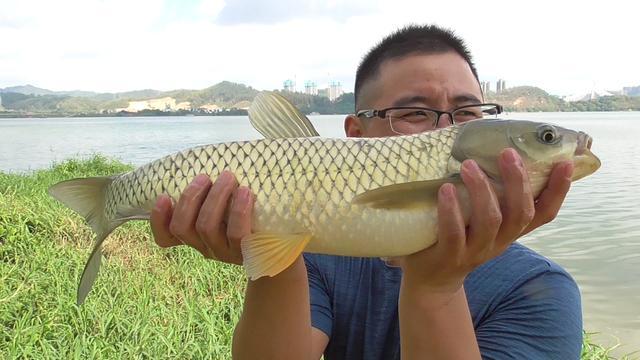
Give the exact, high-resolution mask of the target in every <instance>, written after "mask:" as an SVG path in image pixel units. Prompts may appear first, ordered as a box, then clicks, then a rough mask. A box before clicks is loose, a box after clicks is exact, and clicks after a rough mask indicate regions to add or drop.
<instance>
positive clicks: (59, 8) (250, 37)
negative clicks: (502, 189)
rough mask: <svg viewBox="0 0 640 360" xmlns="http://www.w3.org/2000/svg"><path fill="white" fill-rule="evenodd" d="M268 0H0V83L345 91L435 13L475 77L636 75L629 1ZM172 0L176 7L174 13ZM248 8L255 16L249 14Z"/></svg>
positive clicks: (601, 80) (561, 90) (521, 79)
mask: <svg viewBox="0 0 640 360" xmlns="http://www.w3.org/2000/svg"><path fill="white" fill-rule="evenodd" d="M260 3H265V4H273V3H271V2H260ZM234 4H235V5H234ZM275 4H276V5H272V6H271V7H262V8H259V7H256V6H253V7H252V4H251V3H249V2H246V1H238V0H236V1H231V0H227V1H224V0H203V1H201V2H199V3H197V4H195V5H194V4H191V8H190V7H189V6H188V3H187V2H180V3H176V4H173V7H171V6H170V5H172V4H171V3H167V2H165V1H163V0H142V1H128V0H110V1H102V0H59V1H55V2H53V1H44V0H21V1H19V2H7V1H4V0H0V8H1V9H2V12H1V14H0V40H1V41H0V43H1V44H2V51H0V87H5V86H11V85H17V84H25V83H32V84H34V85H37V86H42V87H46V88H50V89H53V90H66V89H86V90H95V91H123V90H133V89H141V88H156V89H173V88H203V87H206V86H210V85H213V84H215V83H217V82H219V81H222V80H231V81H237V82H243V83H246V84H248V85H252V86H254V87H256V88H259V89H273V88H278V87H281V86H282V81H283V80H285V79H288V78H294V76H295V78H296V79H297V80H298V84H299V86H302V84H303V82H304V80H314V81H316V82H318V83H319V85H321V86H322V85H324V84H325V83H326V81H327V80H328V79H329V78H331V79H337V80H340V81H342V82H343V85H344V86H345V88H346V89H348V90H349V89H351V88H352V86H353V77H354V73H355V69H356V66H357V64H358V62H359V61H360V59H361V57H362V55H363V54H364V53H365V52H366V51H367V50H368V49H369V48H370V47H371V46H373V45H374V44H375V43H376V42H377V41H379V40H380V39H381V38H382V37H383V36H385V35H386V34H388V33H389V32H391V31H393V30H394V29H396V28H398V27H400V26H402V25H405V24H408V23H432V22H436V23H438V24H440V25H444V26H447V27H451V28H453V29H454V30H456V32H457V33H458V34H459V35H461V36H462V37H463V38H465V39H466V40H467V42H468V43H469V45H470V47H471V49H472V52H473V53H474V56H475V58H476V63H477V66H478V70H479V73H480V76H481V77H482V78H483V79H488V80H492V81H495V80H497V79H498V78H503V79H506V81H507V84H508V85H509V86H511V85H522V84H528V85H535V86H540V87H542V88H544V89H546V90H549V91H550V92H552V93H556V94H568V93H574V92H581V91H583V90H588V89H590V88H591V87H593V86H596V87H597V88H607V89H612V90H615V89H620V88H621V87H623V86H631V85H639V84H640V72H639V71H637V65H636V63H637V59H638V58H640V50H639V49H638V47H637V46H635V42H634V40H635V39H634V38H635V34H636V33H637V31H636V29H634V27H635V26H636V25H635V19H634V14H637V10H638V9H637V6H636V5H634V3H632V2H625V1H621V0H610V1H608V2H607V4H606V5H607V6H606V7H605V6H603V5H598V6H596V5H594V4H591V3H589V2H583V1H580V2H578V1H549V0H540V1H537V2H534V3H528V5H527V6H526V7H522V6H523V5H521V3H518V4H515V3H514V2H512V1H488V2H477V1H458V2H444V1H443V2H441V3H439V4H438V5H437V6H436V5H434V3H433V2H424V1H409V0H396V1H393V2H380V3H377V2H376V3H375V5H374V6H367V4H368V2H365V1H356V2H346V1H338V0H332V1H329V2H321V1H314V0H308V1H302V2H299V1H284V2H278V3H275ZM278 4H279V5H278ZM295 4H298V5H295ZM176 9H178V10H181V11H183V12H184V13H183V14H181V15H180V16H174V15H175V14H174V12H176ZM258 10H260V11H258ZM225 11H226V14H227V15H225ZM249 11H251V12H249ZM255 13H257V14H258V16H262V20H261V21H256V20H260V19H258V18H256V17H255V16H253V17H252V16H250V15H249V14H255ZM229 14H231V15H233V16H231V15H229ZM223 16H226V17H227V21H220V20H221V19H222V20H224V18H223ZM231 20H233V21H231Z"/></svg>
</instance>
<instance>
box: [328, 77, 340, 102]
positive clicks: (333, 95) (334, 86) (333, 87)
mask: <svg viewBox="0 0 640 360" xmlns="http://www.w3.org/2000/svg"><path fill="white" fill-rule="evenodd" d="M340 95H342V84H340V82H339V81H332V82H330V83H329V100H330V101H336V99H337V98H339V97H340Z"/></svg>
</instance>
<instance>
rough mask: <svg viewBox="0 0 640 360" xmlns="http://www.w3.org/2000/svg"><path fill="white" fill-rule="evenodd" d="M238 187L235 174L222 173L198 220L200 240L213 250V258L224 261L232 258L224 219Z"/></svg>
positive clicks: (203, 204)
mask: <svg viewBox="0 0 640 360" xmlns="http://www.w3.org/2000/svg"><path fill="white" fill-rule="evenodd" d="M237 186H238V184H237V181H236V178H235V176H233V174H231V173H230V172H228V171H224V172H222V173H221V174H220V176H218V179H216V181H215V182H214V183H213V185H212V186H211V189H210V190H209V193H208V194H207V197H206V199H205V200H204V202H203V203H202V208H201V210H200V214H198V219H197V220H196V230H197V231H198V234H199V235H200V239H202V241H204V242H205V243H206V246H207V247H208V248H209V249H211V251H212V252H213V256H214V257H215V258H216V259H219V260H222V261H226V260H227V259H228V258H229V256H230V254H229V251H230V250H229V245H228V244H227V239H226V226H225V224H224V220H225V219H224V217H225V213H226V211H227V207H228V204H229V198H230V197H231V193H232V192H233V190H234V189H235V188H236V187H237Z"/></svg>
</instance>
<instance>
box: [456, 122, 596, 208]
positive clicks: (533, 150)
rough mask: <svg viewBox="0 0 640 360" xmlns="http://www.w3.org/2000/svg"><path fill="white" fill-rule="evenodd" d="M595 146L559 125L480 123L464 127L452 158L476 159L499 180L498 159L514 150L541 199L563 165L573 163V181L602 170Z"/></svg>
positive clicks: (590, 140)
mask: <svg viewBox="0 0 640 360" xmlns="http://www.w3.org/2000/svg"><path fill="white" fill-rule="evenodd" d="M592 143H593V140H592V139H591V137H590V136H589V135H587V134H586V133H584V132H581V131H574V130H571V129H566V128H563V127H560V126H557V125H552V124H547V123H540V122H533V121H521V120H497V119H496V120H480V121H470V122H467V123H464V124H462V125H460V130H459V132H458V136H457V138H456V141H455V143H454V145H453V148H452V156H453V157H454V158H455V159H456V160H457V161H460V162H462V161H464V160H465V159H473V160H475V161H476V162H477V164H478V166H480V168H482V170H483V171H484V172H485V173H486V174H487V175H488V176H489V177H490V178H492V179H494V180H498V181H499V180H501V174H500V171H499V168H498V156H499V155H500V152H501V151H502V150H503V149H505V148H507V147H510V148H513V149H515V150H516V151H517V152H518V153H519V154H520V157H521V158H522V161H523V163H524V166H525V168H526V169H527V173H528V175H529V180H530V182H531V186H532V190H533V192H534V195H536V196H537V195H538V194H539V193H540V191H542V189H543V188H544V187H545V186H546V183H547V180H548V178H549V174H550V173H551V170H552V169H553V167H554V166H555V164H557V163H559V162H562V161H573V164H574V172H573V176H572V181H575V180H579V179H581V178H583V177H586V176H588V175H591V174H593V173H594V172H595V171H596V170H598V168H599V167H600V160H599V159H598V157H596V156H595V155H594V154H593V153H592V152H591V144H592Z"/></svg>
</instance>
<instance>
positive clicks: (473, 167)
mask: <svg viewBox="0 0 640 360" xmlns="http://www.w3.org/2000/svg"><path fill="white" fill-rule="evenodd" d="M462 166H464V167H465V169H467V171H469V172H471V173H479V172H480V167H479V166H478V164H477V163H476V162H475V161H473V160H465V161H464V163H463V164H462Z"/></svg>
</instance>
